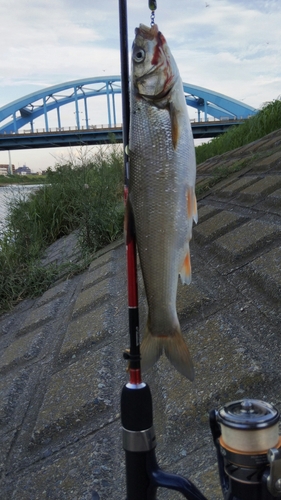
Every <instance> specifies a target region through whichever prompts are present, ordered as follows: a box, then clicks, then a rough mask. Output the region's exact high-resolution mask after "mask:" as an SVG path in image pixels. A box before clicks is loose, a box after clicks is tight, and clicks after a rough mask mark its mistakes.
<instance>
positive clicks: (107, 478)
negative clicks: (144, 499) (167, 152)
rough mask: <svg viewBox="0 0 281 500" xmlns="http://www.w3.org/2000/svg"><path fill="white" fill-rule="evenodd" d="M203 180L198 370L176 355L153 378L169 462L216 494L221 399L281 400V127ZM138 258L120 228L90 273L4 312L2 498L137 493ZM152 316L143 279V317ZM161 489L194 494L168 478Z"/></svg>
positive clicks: (187, 316)
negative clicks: (128, 423)
mask: <svg viewBox="0 0 281 500" xmlns="http://www.w3.org/2000/svg"><path fill="white" fill-rule="evenodd" d="M239 162H240V166H241V169H240V170H239V171H236V172H234V173H231V175H230V176H228V177H226V178H225V179H224V180H223V181H221V182H220V183H218V184H216V185H215V186H213V187H212V188H211V189H208V186H209V185H210V180H211V179H212V176H213V172H214V169H215V168H216V167H220V168H224V169H229V170H230V171H233V169H232V167H233V165H235V164H238V163H239ZM198 186H201V188H202V192H203V193H204V194H202V195H201V197H200V199H199V203H198V206H199V223H198V225H197V226H196V227H195V228H194V233H193V234H194V236H193V240H192V244H191V259H192V268H193V280H192V284H191V285H190V286H185V287H184V286H182V285H181V284H179V290H178V313H179V318H180V323H181V326H182V331H183V335H184V337H185V339H186V342H187V344H188V345H189V347H190V351H191V354H192V357H193V360H194V365H195V372H196V379H195V382H194V383H190V382H189V381H187V380H185V379H183V378H182V377H181V376H180V375H179V374H178V373H177V372H176V371H175V370H174V369H173V367H172V366H171V365H170V364H169V362H168V361H167V360H166V359H165V358H164V357H163V358H161V360H160V361H159V362H158V363H157V365H156V366H155V367H154V368H153V369H152V370H151V371H150V372H148V374H147V375H145V376H144V380H145V381H146V382H147V383H148V384H149V386H150V388H151V392H152V397H153V404H154V425H155V430H156V438H157V443H158V444H157V448H156V451H157V458H158V461H159V464H160V466H161V467H162V468H163V469H165V470H167V471H169V472H175V473H179V474H182V475H184V476H186V477H188V478H189V479H190V480H191V481H193V482H194V483H195V484H196V486H198V487H199V488H200V489H201V490H202V492H203V493H204V494H205V495H206V496H207V497H208V499H209V500H217V499H220V498H222V495H221V492H220V487H219V481H218V474H217V466H216V456H215V450H214V447H213V444H212V438H211V434H210V430H209V424H208V413H209V411H210V410H211V409H213V408H218V407H220V405H222V404H223V403H226V402H228V401H231V400H236V399H240V398H244V397H252V398H259V399H263V400H265V401H268V402H272V403H273V404H274V405H275V406H276V407H278V408H279V410H281V370H280V366H281V359H280V352H281V335H280V324H281V308H280V304H281V298H280V297H281V225H280V215H281V131H277V132H274V133H272V134H270V135H269V136H267V137H265V138H263V139H261V140H259V141H256V142H255V143H252V144H250V145H248V146H245V147H243V148H239V149H237V150H235V151H233V152H231V153H227V154H225V155H223V156H221V157H216V158H213V159H211V160H209V161H206V162H205V163H204V164H202V165H200V166H199V168H198ZM204 186H205V189H206V190H205V191H204V190H203V188H204ZM69 238H70V239H69V240H68V239H64V240H62V241H60V242H57V243H56V244H55V245H54V246H53V247H50V249H49V251H48V256H47V257H46V260H48V259H49V260H50V259H51V260H56V259H61V258H62V257H63V258H64V259H71V258H72V257H71V256H72V255H74V256H75V255H76V254H77V248H76V247H75V237H74V236H70V237H69ZM76 256H77V255H76ZM125 269H126V265H125V248H124V243H123V242H122V241H120V242H117V243H115V244H113V245H112V246H110V247H108V248H106V249H104V250H103V251H102V252H100V254H99V255H97V258H96V259H95V260H93V261H92V263H91V265H90V267H89V268H88V270H87V271H85V272H84V273H83V274H81V275H79V276H76V277H74V278H72V279H69V280H63V281H61V282H60V283H57V284H56V285H55V286H53V287H52V288H50V289H49V290H48V291H47V292H46V293H45V294H44V295H43V296H42V297H39V298H37V299H35V300H26V301H23V302H22V303H21V304H19V305H18V306H17V307H16V308H15V309H14V310H13V311H12V312H10V313H9V314H5V315H3V316H2V317H0V347H1V350H0V352H1V355H0V372H1V379H0V392H1V399H0V439H1V450H2V451H1V458H0V472H1V487H0V497H1V499H3V500H8V499H9V500H10V499H13V500H37V499H40V500H42V499H52V500H53V499H56V500H57V499H69V500H82V499H83V500H98V499H100V500H105V499H112V500H120V499H123V498H125V472H124V452H123V450H122V443H121V424H120V407H119V406H120V393H121V390H122V387H123V385H124V384H125V383H126V382H127V374H126V371H125V369H126V363H125V361H124V360H123V358H122V353H123V350H124V349H125V348H126V347H128V326H127V292H126V275H125ZM145 319H146V304H145V296H144V291H143V286H142V283H141V279H140V323H141V329H142V330H143V327H144V324H145ZM158 498H159V499H179V498H182V497H181V496H180V495H179V494H177V493H173V492H171V491H168V490H159V495H158Z"/></svg>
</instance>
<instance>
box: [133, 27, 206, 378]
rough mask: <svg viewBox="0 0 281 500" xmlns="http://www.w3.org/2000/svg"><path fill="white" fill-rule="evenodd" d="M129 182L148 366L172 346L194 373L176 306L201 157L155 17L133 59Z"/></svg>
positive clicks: (185, 277) (183, 369)
mask: <svg viewBox="0 0 281 500" xmlns="http://www.w3.org/2000/svg"><path fill="white" fill-rule="evenodd" d="M129 165H130V166H129V189H128V200H127V214H128V215H127V217H130V215H129V214H131V216H132V217H133V220H134V227H135V236H136V245H137V250H138V255H139V260H140V266H141V271H142V276H143V282H144V288H145V294H146V299H147V304H148V318H147V323H146V327H145V332H144V335H143V340H142V342H141V346H140V352H141V369H142V371H147V370H148V369H149V368H150V367H152V366H153V365H154V363H156V362H157V360H158V359H159V357H160V356H161V355H162V353H163V352H165V354H166V356H167V358H168V359H169V361H170V362H171V364H172V365H173V366H174V367H175V368H176V369H177V370H178V371H179V372H180V373H181V374H182V375H183V376H185V377H187V378H188V379H190V380H191V381H192V380H193V379H194V367H193V363H192V359H191V355H190V352H189V349H188V347H187V345H186V343H185V341H184V339H183V336H182V333H181V328H180V323H179V319H178V315H177V310H176V297H177V287H178V280H179V275H180V277H181V281H182V283H186V284H189V283H190V282H191V263H190V250H189V241H190V239H191V237H192V225H193V221H195V222H197V202H196V195H195V181H196V160H195V149H194V141H193V135H192V130H191V125H190V120H189V117H188V112H187V105H186V102H185V97H184V92H183V85H182V80H181V78H180V74H179V70H178V68H177V65H176V62H175V60H174V57H173V56H172V54H171V51H170V49H169V47H168V45H167V42H166V39H165V37H164V35H163V34H162V33H161V32H160V31H159V30H158V26H157V25H156V24H154V25H153V26H152V27H147V26H145V25H143V24H140V26H139V28H136V29H135V39H134V42H133V47H132V59H131V88H130V128H129Z"/></svg>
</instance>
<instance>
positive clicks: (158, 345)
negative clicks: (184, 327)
mask: <svg viewBox="0 0 281 500" xmlns="http://www.w3.org/2000/svg"><path fill="white" fill-rule="evenodd" d="M163 349H164V351H165V354H166V356H167V358H168V359H169V361H170V363H171V364H172V365H173V366H174V367H175V368H176V370H178V372H179V373H181V374H182V375H183V376H184V377H186V378H188V379H189V380H191V381H192V380H193V379H194V368H193V363H192V359H191V356H190V353H189V350H188V347H187V345H186V343H185V341H184V339H183V337H182V334H181V331H180V326H179V325H178V327H177V328H176V329H175V330H174V331H173V332H171V335H169V336H167V337H156V336H153V335H152V334H151V332H150V331H149V328H148V326H146V331H145V335H144V339H143V342H142V344H141V369H142V371H144V372H145V371H146V370H148V369H149V368H151V367H152V366H153V365H154V363H156V361H158V359H159V357H160V356H161V354H162V352H163Z"/></svg>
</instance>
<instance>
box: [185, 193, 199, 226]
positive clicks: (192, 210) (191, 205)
mask: <svg viewBox="0 0 281 500" xmlns="http://www.w3.org/2000/svg"><path fill="white" fill-rule="evenodd" d="M186 204H187V217H188V218H189V219H193V220H194V222H195V223H196V224H197V222H198V214H197V200H196V195H195V192H194V188H193V187H190V186H189V187H188V188H187V191H186Z"/></svg>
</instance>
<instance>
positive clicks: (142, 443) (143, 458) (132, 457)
mask: <svg viewBox="0 0 281 500" xmlns="http://www.w3.org/2000/svg"><path fill="white" fill-rule="evenodd" d="M148 6H149V9H150V11H151V26H153V24H154V18H155V10H156V8H157V3H156V0H149V1H148ZM119 28H120V58H121V85H122V115H123V148H124V198H125V203H126V205H127V203H128V192H129V175H130V161H129V155H128V153H129V150H128V145H129V125H130V124H129V121H130V104H129V66H128V33H127V0H119ZM128 212H129V211H127V216H126V217H125V230H126V257H127V283H128V286H127V288H128V311H129V337H130V348H129V350H127V351H126V352H125V353H124V358H125V359H127V360H128V362H129V368H128V371H129V382H128V383H127V384H125V386H124V387H123V389H122V394H121V423H122V428H123V429H122V432H123V448H124V450H125V462H126V492H127V496H126V500H156V493H157V489H158V488H159V487H162V488H166V489H171V490H175V491H178V492H180V493H181V494H182V495H183V496H184V497H185V498H187V499H188V500H207V498H206V497H205V496H204V495H203V494H202V493H201V492H200V491H199V490H198V489H197V488H196V486H195V485H194V484H192V483H191V482H190V481H189V480H188V479H185V478H184V477H182V476H179V475H176V474H169V473H167V472H164V471H162V470H161V469H160V467H159V466H158V463H157V460H156V454H155V447H156V437H155V431H154V426H153V405H152V396H151V392H150V388H149V386H148V385H147V384H146V383H145V382H143V381H142V377H141V356H140V336H139V312H138V286H137V258H136V235H135V229H134V219H133V215H131V212H130V215H128ZM279 419H280V415H279V412H278V411H277V410H276V409H275V408H274V407H272V406H271V405H269V404H268V403H264V402H262V401H256V400H242V401H236V402H232V403H229V404H228V405H225V406H224V407H222V408H221V409H220V410H219V411H216V410H212V411H211V413H210V428H211V432H212V435H213V441H214V445H215V447H216V451H217V460H218V470H219V477H220V482H221V489H222V493H223V497H224V500H274V498H277V497H281V438H279V436H278V422H279ZM229 429H230V431H229ZM241 433H242V435H241ZM253 436H255V440H254V443H253V439H252V438H253ZM238 438H239V439H238ZM237 442H238V443H240V444H239V445H238V446H237ZM245 443H246V444H245ZM261 448H262V449H261Z"/></svg>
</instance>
